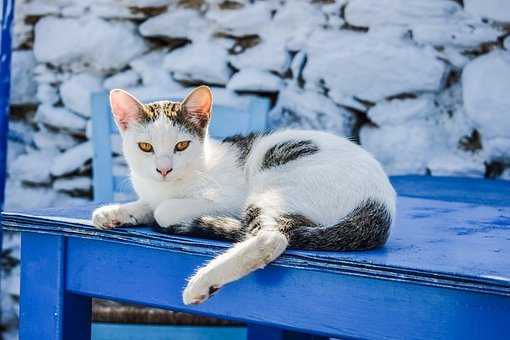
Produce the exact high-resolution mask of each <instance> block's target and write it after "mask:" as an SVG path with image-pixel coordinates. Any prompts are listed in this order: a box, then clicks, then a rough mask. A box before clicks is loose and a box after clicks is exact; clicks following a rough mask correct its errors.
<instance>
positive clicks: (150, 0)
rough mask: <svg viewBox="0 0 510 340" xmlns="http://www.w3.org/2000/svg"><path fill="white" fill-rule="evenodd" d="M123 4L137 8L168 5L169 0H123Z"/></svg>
mask: <svg viewBox="0 0 510 340" xmlns="http://www.w3.org/2000/svg"><path fill="white" fill-rule="evenodd" d="M120 2H121V3H122V4H123V5H125V6H129V7H135V8H157V7H164V6H167V5H168V0H121V1H120Z"/></svg>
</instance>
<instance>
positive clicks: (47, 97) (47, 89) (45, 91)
mask: <svg viewBox="0 0 510 340" xmlns="http://www.w3.org/2000/svg"><path fill="white" fill-rule="evenodd" d="M35 97H36V98H37V100H38V101H39V102H41V103H43V104H48V105H53V104H56V103H57V102H58V101H59V100H60V96H59V95H58V91H57V89H56V88H55V87H54V86H51V85H49V84H47V83H41V84H39V86H38V87H37V93H36V95H35Z"/></svg>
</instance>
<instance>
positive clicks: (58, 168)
mask: <svg viewBox="0 0 510 340" xmlns="http://www.w3.org/2000/svg"><path fill="white" fill-rule="evenodd" d="M91 158H92V144H91V142H85V143H82V144H79V145H77V146H75V147H73V148H71V149H69V150H67V151H66V152H64V153H62V154H61V155H59V156H58V157H57V158H56V159H55V161H54V162H53V166H52V167H51V169H50V172H51V174H52V175H54V176H63V175H66V174H69V173H73V172H75V171H77V170H78V169H80V168H81V167H82V166H83V165H84V164H85V162H87V161H88V160H89V159H91Z"/></svg>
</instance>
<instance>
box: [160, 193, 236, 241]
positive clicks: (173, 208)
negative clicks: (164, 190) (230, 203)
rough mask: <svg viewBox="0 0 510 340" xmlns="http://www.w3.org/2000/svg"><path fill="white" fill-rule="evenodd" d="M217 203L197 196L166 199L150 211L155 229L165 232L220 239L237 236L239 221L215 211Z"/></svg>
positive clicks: (234, 239) (231, 238)
mask: <svg viewBox="0 0 510 340" xmlns="http://www.w3.org/2000/svg"><path fill="white" fill-rule="evenodd" d="M217 210H218V206H217V205H216V204H214V203H213V202H211V201H207V200H200V199H169V200H166V201H164V202H162V203H160V205H158V207H157V208H156V210H155V211H154V218H155V220H156V222H157V224H158V227H156V229H157V230H158V231H159V232H162V233H167V234H180V235H192V236H199V237H206V238H214V239H221V240H232V241H237V240H239V230H240V229H241V221H240V220H239V219H238V218H235V217H233V216H227V215H221V214H217Z"/></svg>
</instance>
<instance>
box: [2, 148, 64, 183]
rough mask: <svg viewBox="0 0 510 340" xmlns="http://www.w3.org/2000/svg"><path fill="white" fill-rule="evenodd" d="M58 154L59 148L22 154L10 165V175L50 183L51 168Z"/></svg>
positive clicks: (29, 181)
mask: <svg viewBox="0 0 510 340" xmlns="http://www.w3.org/2000/svg"><path fill="white" fill-rule="evenodd" d="M57 154H58V151H57V150H49V149H46V150H41V151H33V152H29V153H27V154H24V155H21V156H19V157H18V158H16V160H15V161H14V162H13V164H12V165H11V166H10V169H9V170H10V171H11V173H10V175H11V176H13V177H15V178H16V179H19V180H21V181H23V182H28V183H36V184H47V183H50V181H51V176H50V168H51V166H52V164H53V161H54V159H55V157H56V156H57Z"/></svg>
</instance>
